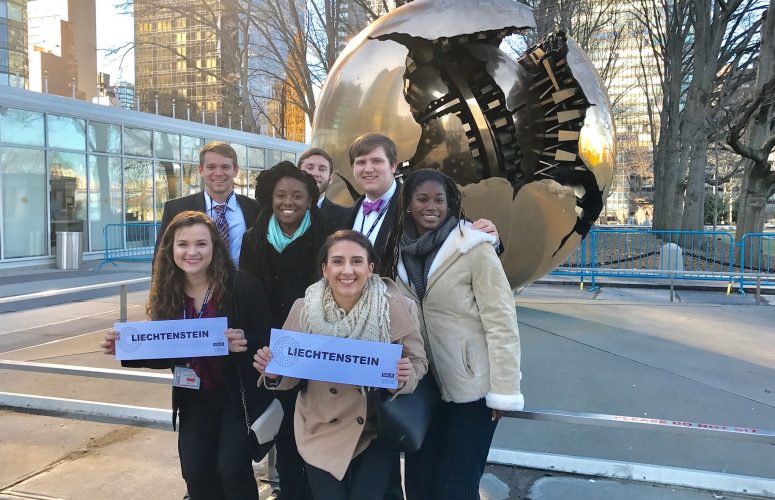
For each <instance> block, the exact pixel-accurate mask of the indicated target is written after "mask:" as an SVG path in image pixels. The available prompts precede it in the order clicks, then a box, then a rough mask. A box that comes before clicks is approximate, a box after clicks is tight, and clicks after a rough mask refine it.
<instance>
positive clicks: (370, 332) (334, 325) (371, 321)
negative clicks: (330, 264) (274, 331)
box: [301, 274, 390, 343]
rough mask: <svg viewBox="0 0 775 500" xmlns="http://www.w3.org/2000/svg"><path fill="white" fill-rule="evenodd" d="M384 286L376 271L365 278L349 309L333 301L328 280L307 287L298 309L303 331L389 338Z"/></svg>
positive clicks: (368, 338) (386, 294)
mask: <svg viewBox="0 0 775 500" xmlns="http://www.w3.org/2000/svg"><path fill="white" fill-rule="evenodd" d="M387 298H388V293H387V286H386V285H385V283H384V282H383V281H382V280H381V279H380V277H379V276H377V275H376V274H372V275H371V277H370V278H369V279H368V280H367V281H366V285H365V286H364V287H363V292H361V298H360V299H358V302H356V303H355V306H354V307H353V308H352V309H351V310H350V312H349V313H347V312H345V311H344V310H343V309H342V308H341V307H339V306H338V305H337V304H336V301H335V300H334V295H333V293H332V291H331V286H330V285H329V284H328V280H326V279H325V278H323V279H321V280H320V281H318V282H317V283H314V284H313V285H311V286H310V287H309V288H307V291H306V293H305V294H304V307H303V308H302V310H301V326H302V328H303V329H304V331H306V332H309V333H316V334H318V335H328V336H330V337H344V338H350V339H358V340H372V341H375V342H387V343H389V342H390V306H389V304H388V300H387Z"/></svg>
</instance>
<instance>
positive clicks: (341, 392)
mask: <svg viewBox="0 0 775 500" xmlns="http://www.w3.org/2000/svg"><path fill="white" fill-rule="evenodd" d="M384 282H385V284H386V285H387V293H388V295H389V299H388V303H389V307H390V339H391V341H392V342H393V343H398V344H402V345H403V346H404V349H403V357H407V358H409V359H410V360H411V362H412V367H413V368H414V370H413V374H412V376H411V378H410V379H409V381H407V382H406V384H404V386H403V387H401V388H400V389H399V390H397V391H396V394H406V393H411V392H412V391H414V389H415V387H417V383H418V382H419V381H420V379H421V378H422V377H423V375H425V374H426V372H427V371H428V361H427V359H426V358H425V350H424V348H423V341H422V337H421V336H420V331H419V325H418V323H417V306H416V304H415V303H414V302H413V301H411V300H408V299H407V298H406V297H404V296H403V295H401V292H400V291H399V290H398V286H397V285H396V284H395V283H394V282H393V281H391V280H388V279H384ZM303 305H304V299H299V300H297V301H296V302H295V303H294V304H293V308H291V312H290V313H289V314H288V319H287V320H285V324H284V325H283V329H284V330H293V331H301V323H300V315H301V309H302V307H303ZM298 383H299V379H294V378H290V377H284V378H283V379H282V381H281V382H280V384H279V385H278V386H277V387H274V389H278V390H282V389H290V388H291V387H294V386H295V385H296V384H298ZM267 387H270V386H269V385H267ZM270 388H272V387H270ZM366 402H367V398H366V396H365V394H364V392H363V391H362V390H361V387H359V386H354V385H347V384H336V383H332V382H317V381H314V380H309V381H307V384H306V387H305V388H304V389H302V390H301V392H300V393H299V396H298V399H297V400H296V414H295V415H294V432H295V435H296V445H297V447H298V449H299V453H300V454H301V456H302V458H303V459H304V461H305V462H307V463H308V464H311V465H314V466H315V467H317V468H319V469H322V470H324V471H326V472H329V473H330V474H331V475H333V476H334V477H335V478H337V479H338V480H340V481H341V480H342V478H343V477H344V475H345V473H346V472H347V468H348V467H349V466H350V462H351V461H352V459H353V458H355V457H356V456H357V455H358V454H359V453H361V452H362V451H363V450H365V449H366V448H367V447H368V446H369V443H371V441H372V440H374V439H375V438H376V437H377V433H376V422H374V419H373V417H371V416H370V417H371V418H367V403H366Z"/></svg>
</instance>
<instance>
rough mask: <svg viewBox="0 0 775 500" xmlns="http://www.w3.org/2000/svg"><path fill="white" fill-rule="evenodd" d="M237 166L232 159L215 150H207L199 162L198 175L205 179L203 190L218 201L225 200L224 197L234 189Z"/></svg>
mask: <svg viewBox="0 0 775 500" xmlns="http://www.w3.org/2000/svg"><path fill="white" fill-rule="evenodd" d="M238 171H239V167H238V166H237V165H236V164H235V162H234V160H232V159H231V158H229V157H227V156H223V155H222V154H219V153H216V152H215V151H208V152H206V153H205V154H204V155H203V157H202V163H200V164H199V175H201V176H202V179H204V181H205V191H207V194H209V195H210V197H211V198H212V199H213V200H215V201H216V202H218V203H223V202H224V201H226V197H228V196H229V194H231V192H232V191H234V177H236V175H237V172H238Z"/></svg>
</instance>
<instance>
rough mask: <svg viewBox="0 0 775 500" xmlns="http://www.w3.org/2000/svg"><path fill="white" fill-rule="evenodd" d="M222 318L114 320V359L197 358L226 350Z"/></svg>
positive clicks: (227, 349) (220, 353)
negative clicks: (129, 321) (115, 321)
mask: <svg viewBox="0 0 775 500" xmlns="http://www.w3.org/2000/svg"><path fill="white" fill-rule="evenodd" d="M227 327H228V324H227V322H226V318H201V319H196V318H195V319H175V320H169V321H138V322H134V323H115V324H114V325H113V328H115V329H116V331H117V332H118V334H119V338H118V340H117V341H116V359H118V360H124V359H160V358H198V357H202V356H225V355H227V354H229V342H228V339H226V335H225V332H226V328H227Z"/></svg>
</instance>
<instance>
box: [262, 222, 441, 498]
mask: <svg viewBox="0 0 775 500" xmlns="http://www.w3.org/2000/svg"><path fill="white" fill-rule="evenodd" d="M376 260H377V259H376V254H375V253H374V249H373V248H372V246H371V244H370V243H369V241H368V240H367V239H366V237H365V236H363V235H362V234H360V233H358V232H355V231H338V232H336V233H334V234H333V235H331V236H330V237H329V238H328V240H327V241H326V243H325V244H324V245H323V247H322V248H321V252H320V259H319V262H320V265H321V268H322V271H323V276H324V277H323V279H322V280H320V281H318V282H317V283H315V284H313V285H312V286H310V287H309V288H308V289H307V292H306V294H305V296H304V299H301V300H297V301H296V303H295V304H294V305H293V307H292V309H291V311H290V313H289V315H288V319H287V320H286V321H285V324H284V325H283V329H286V330H293V331H300V332H309V333H315V334H319V335H330V336H336V337H345V338H353V339H359V340H371V341H377V342H393V343H400V344H402V345H403V355H402V356H403V357H402V359H401V360H400V361H399V362H398V370H397V377H398V388H397V389H396V390H395V391H394V392H395V394H404V393H410V392H412V391H414V389H415V387H416V386H417V383H418V382H419V380H420V379H421V378H422V377H423V375H425V373H426V371H427V369H428V364H427V360H426V359H425V351H424V349H423V342H422V338H421V337H420V333H419V325H418V323H417V310H416V306H415V304H414V303H413V302H412V301H411V300H408V299H406V298H405V297H403V296H402V295H401V293H400V291H399V290H398V287H397V286H396V284H395V283H394V282H392V281H390V280H383V279H380V278H379V276H377V275H375V274H373V270H374V265H375V263H376ZM271 357H272V355H271V351H270V350H269V348H268V347H264V348H263V349H261V350H259V351H258V353H257V354H256V356H255V358H254V359H255V363H254V364H253V365H254V366H255V368H256V369H257V370H258V371H259V372H260V373H262V374H263V377H264V378H265V384H266V386H267V387H269V388H274V389H277V390H283V389H289V388H292V387H296V386H298V385H299V382H300V381H299V380H298V379H292V378H287V377H286V378H282V377H278V376H275V375H272V374H269V373H265V372H266V365H267V363H268V362H269V360H270V359H271ZM294 427H295V434H296V443H297V446H298V450H299V453H300V454H301V456H302V458H303V459H304V461H305V462H306V470H307V478H308V480H309V484H310V487H311V489H312V492H313V495H314V496H315V498H320V499H325V500H338V499H341V500H348V499H358V500H361V499H375V500H381V499H382V497H383V495H384V492H385V488H386V487H387V483H388V478H389V476H390V472H391V469H392V466H393V463H394V461H395V460H396V459H397V455H398V452H397V451H392V450H389V449H387V448H385V447H383V446H382V445H381V443H380V440H379V439H378V438H377V433H376V422H375V419H374V416H373V411H372V408H370V407H369V404H368V398H367V397H366V389H365V388H363V387H358V386H353V385H346V384H337V383H331V382H318V381H312V380H309V381H305V383H304V384H303V388H302V389H301V391H300V393H299V396H298V401H297V403H296V410H295V415H294Z"/></svg>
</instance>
